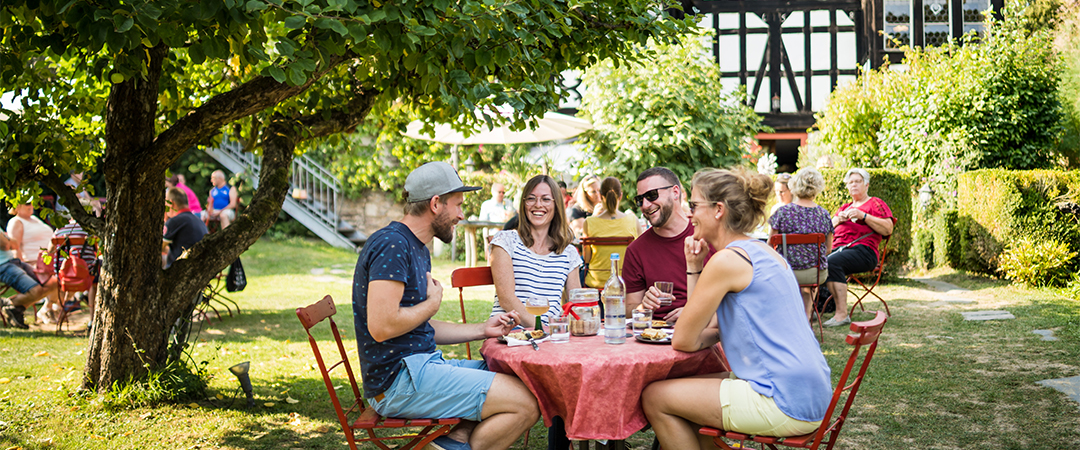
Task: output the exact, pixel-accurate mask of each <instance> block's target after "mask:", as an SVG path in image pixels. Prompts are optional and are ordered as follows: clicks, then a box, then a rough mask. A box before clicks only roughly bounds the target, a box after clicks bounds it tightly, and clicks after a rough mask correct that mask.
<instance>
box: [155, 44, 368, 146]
mask: <svg viewBox="0 0 1080 450" xmlns="http://www.w3.org/2000/svg"><path fill="white" fill-rule="evenodd" d="M355 57H356V55H355V54H353V53H352V52H346V53H345V54H343V55H341V56H337V57H334V58H331V59H329V60H327V65H326V68H324V69H323V70H320V71H316V72H313V73H312V74H311V77H310V78H308V80H307V82H306V83H304V84H302V85H299V86H291V85H289V84H287V83H278V82H277V81H276V80H274V79H273V78H271V77H266V76H259V77H256V78H255V79H253V80H251V81H248V82H246V83H244V84H242V85H240V86H239V87H237V88H236V89H233V90H231V91H229V92H225V93H222V94H218V95H216V96H214V97H213V98H211V99H210V100H208V101H207V102H206V103H204V104H203V105H202V106H199V107H198V108H195V109H194V110H193V111H191V112H190V113H188V114H187V115H186V116H184V117H183V118H181V119H180V120H178V121H176V123H175V124H173V125H172V126H171V127H169V129H167V130H165V131H163V132H161V134H159V135H158V136H157V139H155V140H154V143H153V145H152V146H151V149H150V153H152V154H157V155H161V156H160V157H159V158H155V159H156V160H159V161H168V162H172V161H174V160H175V159H176V158H178V157H179V156H180V155H181V154H182V153H183V152H184V151H186V150H187V149H188V148H190V147H191V146H192V145H195V144H196V143H198V142H199V141H201V140H203V139H205V138H206V137H207V136H210V135H212V134H214V133H216V132H217V131H218V130H219V129H220V128H221V127H222V126H223V125H225V124H228V123H230V122H233V121H235V120H237V119H241V118H244V117H247V116H250V115H252V114H255V113H257V112H259V111H262V110H264V109H266V108H270V107H272V106H274V105H277V104H278V103H280V102H281V101H282V100H285V99H287V98H289V97H292V96H295V95H298V94H300V93H301V92H304V91H305V90H307V88H309V87H311V85H313V84H314V83H315V82H316V81H318V80H319V79H320V78H321V77H322V76H323V75H325V74H326V73H327V72H329V71H330V70H332V69H333V68H334V67H336V66H337V65H338V64H341V63H343V62H345V61H349V60H351V59H353V58H355Z"/></svg>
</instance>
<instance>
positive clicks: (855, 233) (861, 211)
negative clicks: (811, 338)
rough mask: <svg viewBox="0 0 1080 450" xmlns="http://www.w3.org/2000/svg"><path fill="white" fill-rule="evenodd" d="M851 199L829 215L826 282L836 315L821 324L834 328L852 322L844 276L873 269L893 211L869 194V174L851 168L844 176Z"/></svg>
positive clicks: (890, 222)
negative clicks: (830, 245)
mask: <svg viewBox="0 0 1080 450" xmlns="http://www.w3.org/2000/svg"><path fill="white" fill-rule="evenodd" d="M844 182H845V183H846V184H847V189H848V193H849V194H851V199H852V201H851V202H850V203H844V204H843V205H842V206H840V209H839V210H838V211H836V215H834V216H833V218H832V224H833V229H834V230H836V237H835V238H834V239H833V248H836V249H837V251H835V252H833V253H832V254H831V255H829V278H828V282H827V283H826V285H827V286H828V287H829V292H831V293H832V296H833V299H834V300H835V301H836V314H835V315H833V317H832V318H831V319H829V320H827V321H825V323H823V324H822V325H824V326H827V327H835V326H840V325H846V324H849V323H851V318H850V317H848V310H847V293H848V292H847V276H848V274H852V273H860V272H867V271H870V270H874V268H875V267H877V264H878V247H879V246H880V245H881V237H882V236H889V235H891V234H892V232H893V221H892V216H893V214H892V210H891V209H889V205H887V204H885V201H884V200H882V199H880V198H877V197H871V196H870V195H869V194H867V192H868V191H869V189H870V174H869V173H867V172H866V171H865V170H863V169H851V170H849V171H847V175H845V176H844Z"/></svg>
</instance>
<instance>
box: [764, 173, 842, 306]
mask: <svg viewBox="0 0 1080 450" xmlns="http://www.w3.org/2000/svg"><path fill="white" fill-rule="evenodd" d="M788 187H790V188H791V195H792V196H794V197H795V201H793V202H791V203H788V204H786V205H783V206H781V207H780V208H779V209H777V210H776V211H774V212H773V214H772V216H770V217H769V227H770V228H771V229H772V232H771V233H770V234H810V233H821V234H824V235H825V246H824V247H823V248H821V249H815V248H814V246H813V245H809V244H792V245H788V246H787V254H785V255H784V257H785V258H787V261H788V264H791V269H792V270H794V271H795V281H798V282H799V284H819V283H824V282H825V278H827V277H828V276H829V274H828V269H829V262H828V260H827V259H826V258H827V257H828V255H829V252H830V251H831V250H832V238H833V226H832V222H831V220H830V219H829V211H826V210H825V208H822V207H821V206H819V205H818V204H817V203H814V197H816V196H817V195H818V193H819V192H821V191H822V190H823V189H825V178H824V177H822V176H821V172H818V171H817V169H814V168H813V167H806V168H803V169H801V170H799V171H798V172H796V173H795V175H794V176H793V177H791V180H790V181H788ZM781 251H783V249H782V248H781ZM819 254H820V255H821V256H820V258H819V257H818V255H819ZM815 258H817V259H819V260H818V261H816V262H815V261H814V259H815ZM815 266H818V267H820V269H818V268H817V267H815ZM800 289H801V290H802V297H803V306H805V307H806V318H807V319H809V318H810V314H811V313H812V312H813V310H814V305H813V303H811V298H810V288H808V287H806V288H800Z"/></svg>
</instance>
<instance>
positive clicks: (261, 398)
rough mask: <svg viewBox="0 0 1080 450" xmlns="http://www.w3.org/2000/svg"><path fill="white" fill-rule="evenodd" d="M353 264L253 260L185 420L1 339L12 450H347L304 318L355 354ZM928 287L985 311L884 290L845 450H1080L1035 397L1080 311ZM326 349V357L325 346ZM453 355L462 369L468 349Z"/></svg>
mask: <svg viewBox="0 0 1080 450" xmlns="http://www.w3.org/2000/svg"><path fill="white" fill-rule="evenodd" d="M355 262H356V255H355V254H353V253H351V252H347V251H341V250H336V249H332V248H329V247H327V246H325V245H323V244H321V243H312V242H302V241H277V242H272V241H266V240H263V241H260V242H258V243H257V244H256V245H255V246H253V247H252V248H251V249H250V250H248V252H247V253H245V255H244V265H245V268H246V269H247V273H248V288H247V290H245V291H244V292H242V293H237V294H234V295H233V296H232V297H233V299H234V300H236V301H237V302H238V303H239V304H240V306H241V307H242V308H243V314H241V315H239V316H238V317H232V318H229V317H226V318H225V319H224V320H222V321H218V320H216V318H213V316H212V318H213V321H212V323H210V324H206V325H204V326H203V327H202V328H201V330H198V331H197V332H198V334H197V337H196V339H197V344H196V348H195V349H194V358H195V360H196V361H207V368H208V370H209V372H210V373H211V374H212V375H213V379H212V381H211V391H210V392H209V393H208V397H209V398H207V399H200V400H199V401H197V402H194V403H193V404H188V405H166V406H157V407H144V408H136V409H128V410H122V411H120V412H106V410H105V409H104V408H103V407H102V402H103V401H104V400H105V398H103V397H101V396H96V395H91V396H77V395H75V396H73V395H72V393H73V392H74V390H75V387H76V386H77V385H78V380H79V377H80V374H81V371H82V366H83V364H84V360H85V351H86V341H85V338H84V337H76V336H71V335H66V336H56V335H54V334H52V333H51V332H42V331H34V330H30V331H24V330H16V329H12V328H4V329H0V449H5V448H9V447H21V448H22V449H54V448H62V449H76V448H78V449H196V448H198V449H212V448H221V449H280V448H286V449H288V448H304V449H323V448H326V449H340V448H345V442H344V438H343V436H342V434H341V431H340V429H339V426H338V424H337V422H336V419H335V418H334V416H333V412H332V408H331V407H330V404H329V400H328V397H327V395H326V391H325V388H324V386H323V384H322V380H321V378H319V376H318V372H317V371H316V370H315V369H313V367H312V365H313V363H314V359H313V357H312V356H311V350H310V347H309V346H308V344H307V342H306V339H305V335H304V333H303V331H302V328H301V327H300V324H299V321H298V320H297V319H296V316H295V314H294V312H293V311H294V309H295V308H296V307H298V306H302V305H306V304H309V303H312V302H314V301H316V300H318V299H319V298H321V297H322V296H323V295H327V294H329V295H332V296H333V297H334V299H335V301H336V303H337V305H338V308H339V313H338V315H337V316H336V318H337V319H338V320H339V323H340V325H342V326H343V331H345V332H346V334H347V336H348V338H347V341H348V342H347V344H348V348H352V349H353V350H352V352H355V343H354V340H353V333H352V329H351V323H352V321H351V320H350V308H351V306H350V301H351V279H352V269H353V265H354V264H355ZM458 266H459V264H451V263H450V262H448V261H436V264H435V269H434V272H435V274H434V275H435V276H436V278H438V279H439V280H441V281H443V282H444V283H445V284H447V285H449V281H450V272H451V271H452V270H453V269H454V268H456V267H458ZM924 276H929V277H933V278H936V279H939V280H942V281H948V282H951V283H954V284H958V285H961V286H963V287H965V288H968V289H971V292H969V293H968V294H966V297H968V298H971V299H974V300H976V301H977V303H975V304H971V305H944V304H941V302H937V301H936V300H935V299H934V298H932V297H931V296H929V295H928V294H927V292H926V291H924V290H923V289H922V288H923V286H922V285H921V284H920V283H917V282H914V281H910V280H904V279H901V280H898V281H895V282H894V283H892V284H889V285H885V286H881V287H879V288H878V289H880V293H881V294H882V295H883V296H884V297H885V298H886V299H888V301H889V305H890V307H891V308H892V311H893V314H894V316H893V317H892V318H891V319H890V320H889V323H888V324H887V325H886V328H885V331H886V333H885V334H884V335H883V336H882V344H881V346H879V348H878V353H877V355H876V356H875V359H874V362H873V363H872V364H871V367H870V374H869V376H868V378H867V380H866V382H865V383H864V384H863V390H862V392H861V394H860V396H859V400H858V401H857V402H856V405H855V407H854V409H853V411H852V413H851V415H850V417H849V420H848V424H847V425H846V427H845V428H844V431H843V432H842V433H841V442H840V443H839V445H837V447H836V448H839V449H882V448H897V447H902V446H903V447H908V446H917V447H920V448H930V449H975V448H987V447H1004V448H1040V449H1042V448H1047V449H1049V448H1059V449H1075V448H1080V414H1078V405H1077V404H1076V403H1075V402H1072V401H1070V400H1068V398H1066V397H1065V396H1064V395H1063V394H1061V393H1059V392H1057V391H1055V390H1052V389H1049V388H1045V387H1042V386H1039V385H1037V384H1035V382H1036V381H1039V380H1044V379H1049V378H1060V377H1069V376H1076V375H1078V374H1080V365H1078V361H1080V346H1078V345H1077V343H1078V340H1080V330H1078V327H1077V322H1078V321H1080V301H1078V300H1076V299H1072V300H1069V299H1063V298H1060V297H1057V296H1055V295H1053V294H1052V293H1050V292H1049V291H1040V290H1028V289H1023V288H1018V287H1014V286H1012V285H1010V284H1007V283H1003V282H999V281H996V280H989V279H983V278H973V277H968V276H966V275H962V274H955V273H952V272H947V271H938V272H933V273H930V274H925V275H924ZM465 294H466V304H467V309H468V315H469V317H470V321H474V320H479V319H481V318H483V317H486V316H487V313H488V311H489V308H490V305H491V303H490V302H491V299H492V298H493V295H494V289H493V288H470V289H466V291H465ZM445 301H446V303H445V304H444V308H443V309H442V310H441V311H440V312H439V316H438V317H439V318H442V319H448V320H452V319H453V317H454V316H455V315H457V314H458V308H457V291H456V290H452V289H450V288H449V287H448V288H447V289H446V291H445ZM874 305H875V304H873V303H872V304H871V306H874ZM967 309H1006V310H1008V311H1010V312H1012V313H1013V314H1014V315H1016V317H1017V319H1016V320H1006V321H989V322H965V321H963V320H962V317H961V316H960V314H959V312H960V311H963V310H967ZM223 312H224V311H223ZM869 317H870V315H869V314H867V313H862V314H856V315H855V319H856V320H859V319H866V318H869ZM1035 329H1051V330H1054V333H1055V336H1057V337H1058V338H1059V340H1057V341H1042V340H1040V336H1038V335H1035V334H1032V333H1031V331H1032V330H1035ZM193 334H194V333H193ZM842 334H843V331H841V330H827V331H826V344H825V345H824V346H823V350H824V351H825V354H826V358H827V359H828V360H829V363H830V364H832V366H833V370H834V373H838V372H839V371H840V370H841V368H842V367H840V365H841V364H843V363H844V359H845V358H846V356H847V351H846V349H845V348H844V347H846V345H845V344H843V339H842ZM318 338H319V339H320V341H321V343H322V344H323V345H328V344H329V343H330V341H329V336H328V334H327V335H321V336H318ZM324 348H326V347H324ZM473 351H474V356H475V355H476V352H477V351H478V346H474V348H473ZM444 353H446V354H449V355H456V356H458V357H464V355H465V349H464V346H448V347H445V348H444ZM243 361H251V377H252V382H253V384H254V385H255V396H256V400H257V403H258V406H257V407H255V408H253V409H252V410H245V409H244V408H243V402H244V401H243V398H242V394H241V397H240V398H238V399H237V400H236V401H235V402H233V401H232V397H233V395H234V394H235V393H236V386H237V382H236V379H235V378H234V377H233V376H232V375H231V374H230V373H229V372H228V370H227V368H228V367H229V366H231V365H233V364H236V363H239V362H243ZM218 396H220V397H221V398H218ZM545 436H546V434H545V429H544V428H543V427H542V424H541V423H538V424H537V426H536V427H534V428H533V432H532V437H531V439H530V446H529V448H531V449H541V448H546V441H545ZM651 440H652V437H651V432H645V433H638V434H636V435H635V436H634V438H632V439H631V443H632V444H633V446H634V447H635V448H642V449H644V448H648V445H649V443H650V442H651ZM515 448H520V444H518V445H517V446H515Z"/></svg>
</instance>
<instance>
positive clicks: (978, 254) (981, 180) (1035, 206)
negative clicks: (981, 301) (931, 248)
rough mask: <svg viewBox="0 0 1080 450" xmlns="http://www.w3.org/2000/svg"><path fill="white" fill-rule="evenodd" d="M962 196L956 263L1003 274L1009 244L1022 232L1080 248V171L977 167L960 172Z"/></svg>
mask: <svg viewBox="0 0 1080 450" xmlns="http://www.w3.org/2000/svg"><path fill="white" fill-rule="evenodd" d="M958 195H959V202H958V211H957V220H956V230H955V233H956V236H957V238H956V240H955V242H953V243H952V245H951V246H950V248H949V249H948V250H947V254H948V255H949V262H950V265H952V266H953V267H954V268H957V269H963V270H967V271H970V272H978V273H985V274H990V275H998V273H997V271H998V257H999V256H1000V254H1001V252H1002V250H1003V249H1004V247H1005V244H1006V243H1007V242H1009V241H1010V240H1013V239H1015V238H1017V237H1021V236H1023V237H1032V238H1034V239H1054V240H1056V241H1058V242H1064V243H1066V244H1068V245H1069V247H1070V250H1072V251H1080V214H1078V213H1077V212H1076V211H1077V209H1078V206H1077V203H1080V171H1075V170H1074V171H1068V172H1065V171H1054V170H1024V171H1010V170H1003V169H986V170H976V171H972V172H967V173H965V174H962V175H960V178H959V182H958ZM1073 266H1074V267H1073V268H1072V269H1073V270H1074V271H1077V270H1080V266H1078V264H1077V263H1075V262H1074V263H1073Z"/></svg>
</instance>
